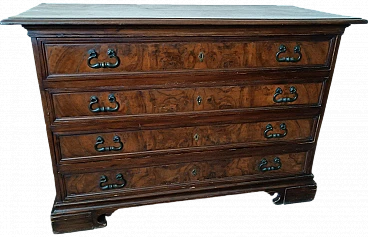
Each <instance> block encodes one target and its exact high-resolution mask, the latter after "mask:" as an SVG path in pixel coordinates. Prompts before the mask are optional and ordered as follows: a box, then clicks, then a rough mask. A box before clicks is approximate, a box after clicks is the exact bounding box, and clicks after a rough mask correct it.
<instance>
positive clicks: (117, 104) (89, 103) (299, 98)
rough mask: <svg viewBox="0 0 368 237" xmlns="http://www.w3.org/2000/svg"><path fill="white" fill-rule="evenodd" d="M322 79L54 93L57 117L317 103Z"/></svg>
mask: <svg viewBox="0 0 368 237" xmlns="http://www.w3.org/2000/svg"><path fill="white" fill-rule="evenodd" d="M321 90H322V83H306V84H287V85H285V84H279V85H252V86H241V87H239V86H227V87H209V88H185V89H154V90H134V91H112V92H77V93H61V94H54V95H53V97H52V98H53V102H54V109H55V117H56V119H64V118H72V117H85V116H124V115H139V114H161V113H176V112H192V111H210V110H224V109H241V108H251V107H264V106H281V105H318V104H319V99H320V94H321Z"/></svg>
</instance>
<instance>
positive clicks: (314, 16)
mask: <svg viewBox="0 0 368 237" xmlns="http://www.w3.org/2000/svg"><path fill="white" fill-rule="evenodd" d="M354 23H367V21H366V20H363V19H361V18H355V17H349V16H341V15H335V14H330V13H324V12H319V11H314V10H308V9H303V8H298V7H294V6H270V5H263V6H261V5H260V6H251V5H237V6H235V5H117V4H44V3H43V4H40V5H38V6H36V7H34V8H31V9H30V10H28V11H26V12H23V13H21V14H19V15H17V16H13V17H10V18H8V19H5V20H3V21H1V24H22V25H55V24H57V25H59V24H68V25H90V24H92V25H107V24H112V25H131V24H145V25H147V24H148V25H278V24H283V25H285V24H287V25H304V24H354Z"/></svg>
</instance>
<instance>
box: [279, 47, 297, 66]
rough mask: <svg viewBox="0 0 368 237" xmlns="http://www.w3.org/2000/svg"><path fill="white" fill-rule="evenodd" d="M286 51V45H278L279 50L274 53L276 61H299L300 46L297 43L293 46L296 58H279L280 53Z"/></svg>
mask: <svg viewBox="0 0 368 237" xmlns="http://www.w3.org/2000/svg"><path fill="white" fill-rule="evenodd" d="M285 52H286V46H285V45H283V44H282V45H280V47H279V51H278V52H277V53H276V60H277V62H293V63H295V62H299V61H300V59H301V58H302V53H301V52H300V46H299V45H297V46H295V47H294V53H296V54H298V55H299V56H298V58H293V57H283V58H280V57H279V56H280V54H282V53H285Z"/></svg>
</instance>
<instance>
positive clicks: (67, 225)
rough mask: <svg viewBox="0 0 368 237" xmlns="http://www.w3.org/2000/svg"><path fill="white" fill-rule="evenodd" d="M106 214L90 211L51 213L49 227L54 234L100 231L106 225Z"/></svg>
mask: <svg viewBox="0 0 368 237" xmlns="http://www.w3.org/2000/svg"><path fill="white" fill-rule="evenodd" d="M107 216H108V215H107V214H101V213H92V212H82V213H74V214H59V213H58V214H51V216H50V220H51V229H52V232H53V235H56V236H57V235H58V234H61V233H72V232H83V231H93V232H94V231H101V230H102V229H103V228H104V227H105V226H106V221H107Z"/></svg>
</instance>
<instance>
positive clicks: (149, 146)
mask: <svg viewBox="0 0 368 237" xmlns="http://www.w3.org/2000/svg"><path fill="white" fill-rule="evenodd" d="M314 123H315V119H297V120H285V121H272V122H255V123H242V124H226V125H210V126H198V127H182V128H170V129H157V130H140V131H128V132H111V133H97V134H86V135H62V136H59V142H60V149H61V159H64V160H67V159H71V158H82V157H91V156H107V155H113V156H116V155H118V154H124V153H134V152H148V151H149V152H152V151H159V150H168V149H180V148H191V147H208V146H218V145H226V144H236V143H247V142H274V141H293V140H304V141H306V140H310V139H312V137H313V136H314V134H313V133H314V131H313V130H314V129H313V128H314ZM101 159H103V157H101Z"/></svg>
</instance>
